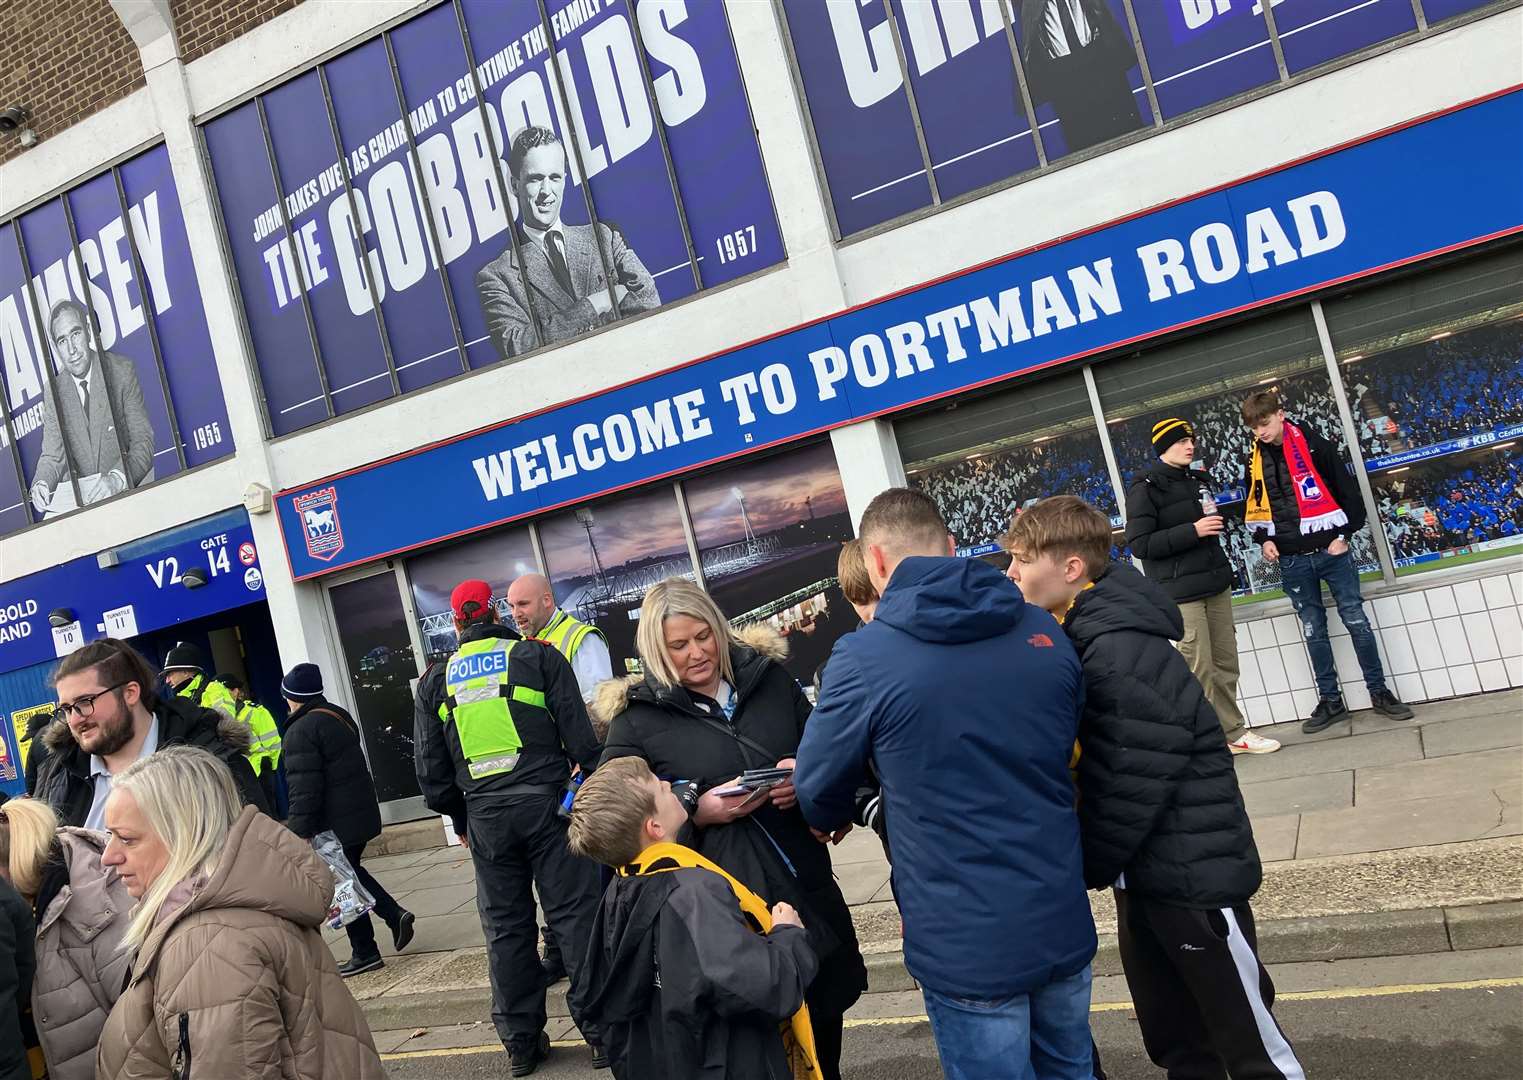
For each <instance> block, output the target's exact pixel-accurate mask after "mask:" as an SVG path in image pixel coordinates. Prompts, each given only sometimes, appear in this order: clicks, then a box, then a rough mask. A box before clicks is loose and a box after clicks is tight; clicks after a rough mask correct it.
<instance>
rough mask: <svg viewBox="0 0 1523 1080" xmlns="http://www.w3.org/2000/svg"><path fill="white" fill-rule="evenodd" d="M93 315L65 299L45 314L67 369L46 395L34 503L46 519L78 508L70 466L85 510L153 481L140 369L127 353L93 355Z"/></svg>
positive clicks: (46, 387)
mask: <svg viewBox="0 0 1523 1080" xmlns="http://www.w3.org/2000/svg"><path fill="white" fill-rule="evenodd" d="M89 318H90V313H89V312H88V311H86V310H85V306H84V305H83V304H81V303H79V302H78V301H77V300H60V301H59V302H58V303H56V304H54V305H53V310H52V312H51V313H50V314H49V317H48V337H49V339H50V340H51V341H52V344H53V355H54V357H55V358H56V360H57V363H58V365H60V366H61V368H62V370H60V371H58V373H57V375H56V376H55V377H54V378H53V379H52V380H50V381H48V382H45V383H44V384H43V391H42V397H43V412H42V454H41V456H40V457H39V458H38V459H37V468H36V470H35V471H34V472H33V474H32V487H31V498H32V505H33V506H35V507H36V508H37V511H38V512H39V513H41V514H43V515H44V516H51V515H52V514H59V513H63V512H64V511H66V510H71V509H73V508H74V491H73V488H72V487H71V486H70V484H69V469H70V465H71V464H72V466H73V468H74V470H75V476H76V479H77V481H78V483H79V498H80V501H81V502H82V503H83V504H85V505H89V504H90V503H93V502H99V501H100V500H101V499H107V498H110V497H111V496H112V495H115V494H117V493H119V492H123V491H126V490H127V489H128V488H134V487H137V486H138V485H139V484H142V483H145V482H147V481H149V480H152V479H153V424H152V422H151V421H150V420H149V419H148V408H147V406H146V405H144V403H143V388H142V386H141V385H140V384H139V383H138V377H137V369H136V368H134V367H133V364H132V361H131V360H129V359H127V358H126V357H125V356H121V355H119V354H117V353H113V352H108V353H98V352H96V351H95V348H94V346H93V345H92V344H91V338H90V331H89V329H88V327H89V323H88V321H87V320H88V319H89ZM55 391H56V395H57V396H56V397H55V396H54V395H55ZM66 447H67V449H65V448H66Z"/></svg>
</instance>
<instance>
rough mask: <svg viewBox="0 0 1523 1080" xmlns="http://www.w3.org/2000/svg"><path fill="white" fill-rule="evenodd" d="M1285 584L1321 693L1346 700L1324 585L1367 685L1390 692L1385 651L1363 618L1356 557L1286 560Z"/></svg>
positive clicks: (1289, 557)
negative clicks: (1330, 635) (1382, 653)
mask: <svg viewBox="0 0 1523 1080" xmlns="http://www.w3.org/2000/svg"><path fill="white" fill-rule="evenodd" d="M1280 579H1281V581H1282V582H1283V583H1284V586H1285V595H1286V596H1288V597H1290V603H1291V606H1292V607H1294V608H1295V609H1296V614H1297V615H1298V616H1300V619H1301V633H1302V635H1303V636H1304V637H1305V638H1306V651H1307V652H1309V653H1311V666H1312V670H1313V671H1314V672H1316V674H1317V693H1318V694H1320V695H1321V696H1322V699H1323V700H1324V701H1326V700H1327V699H1329V698H1336V697H1342V696H1343V692H1342V690H1341V689H1339V685H1338V666H1337V664H1335V663H1334V662H1333V643H1332V642H1331V641H1329V640H1328V639H1327V608H1325V607H1323V606H1322V583H1323V582H1326V583H1327V588H1328V591H1330V592H1331V593H1332V594H1333V603H1334V604H1336V605H1338V617H1339V618H1340V619H1342V620H1343V625H1344V627H1345V628H1346V629H1347V630H1348V633H1349V637H1350V638H1352V639H1353V642H1354V655H1355V656H1357V657H1358V658H1359V667H1360V668H1361V669H1362V670H1363V672H1364V685H1365V686H1367V687H1368V688H1369V691H1370V693H1372V694H1373V693H1375V691H1377V690H1384V689H1385V688H1386V677H1385V670H1384V669H1383V668H1382V667H1381V666H1380V650H1379V649H1377V648H1376V647H1375V630H1374V628H1373V627H1372V626H1370V619H1369V616H1367V615H1366V614H1365V613H1364V603H1363V601H1362V600H1361V599H1360V596H1359V569H1358V568H1357V567H1356V566H1355V565H1354V555H1353V553H1352V552H1349V551H1345V552H1344V553H1343V554H1342V555H1329V554H1328V553H1327V552H1325V551H1313V552H1312V553H1310V554H1309V555H1281V556H1280Z"/></svg>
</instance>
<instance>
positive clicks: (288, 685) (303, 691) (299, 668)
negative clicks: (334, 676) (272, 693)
mask: <svg viewBox="0 0 1523 1080" xmlns="http://www.w3.org/2000/svg"><path fill="white" fill-rule="evenodd" d="M280 692H281V693H282V694H284V695H285V696H286V697H287V698H289V699H290V700H291V701H310V700H311V699H312V698H320V697H322V696H323V673H322V672H321V671H320V670H318V667H317V665H316V664H297V665H296V666H295V667H293V668H292V669H291V670H290V671H288V672H286V677H285V678H284V679H282V680H280Z"/></svg>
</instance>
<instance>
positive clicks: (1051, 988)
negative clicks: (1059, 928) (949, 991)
mask: <svg viewBox="0 0 1523 1080" xmlns="http://www.w3.org/2000/svg"><path fill="white" fill-rule="evenodd" d="M1089 984H1090V969H1089V968H1088V967H1086V968H1085V969H1084V970H1083V971H1081V972H1079V974H1077V975H1071V976H1069V977H1068V978H1066V979H1059V980H1058V981H1056V982H1051V983H1048V984H1047V985H1046V986H1044V987H1041V988H1040V989H1038V990H1033V991H1032V992H1031V993H1029V994H1015V995H1013V996H1012V997H1007V998H1001V999H999V1000H996V1001H974V1000H970V999H968V998H958V997H950V996H947V995H945V994H938V993H936V991H934V990H931V989H929V988H927V987H922V988H921V993H923V994H924V995H925V1011H926V1015H927V1016H929V1017H930V1020H931V1032H932V1034H934V1035H935V1036H936V1051H937V1053H938V1054H940V1056H941V1069H942V1072H943V1073H944V1074H945V1076H946V1078H947V1080H1090V1077H1091V1075H1092V1071H1091V1070H1092V1064H1091V1058H1090V1048H1091V1046H1092V1044H1091V1042H1090V1038H1089Z"/></svg>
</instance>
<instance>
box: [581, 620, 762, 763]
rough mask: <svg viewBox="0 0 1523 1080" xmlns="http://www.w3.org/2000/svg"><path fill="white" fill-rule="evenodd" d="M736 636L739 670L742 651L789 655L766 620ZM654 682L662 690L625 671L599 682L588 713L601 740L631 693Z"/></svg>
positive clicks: (734, 655)
mask: <svg viewBox="0 0 1523 1080" xmlns="http://www.w3.org/2000/svg"><path fill="white" fill-rule="evenodd" d="M731 636H732V637H733V638H734V639H735V643H734V646H733V648H732V651H731V654H730V656H731V663H732V665H733V666H734V667H735V668H736V669H737V670H739V668H740V661H741V658H742V657H741V656H740V655H737V654H739V653H742V652H743V651H744V652H751V653H754V654H756V655H757V656H760V657H762V658H763V659H765V660H770V661H772V662H773V663H774V664H781V663H782V662H783V661H784V660H786V659H788V639H787V638H785V637H783V635H782V634H780V633H778V631H777V630H775V629H773V627H772V626H771V625H770V624H768V623H764V622H756V623H747V624H746V625H745V626H742V627H741V628H739V629H738V630H734V631H732V632H731ZM645 685H650V686H651V689H652V693H656V692H658V690H659V688H658V687H656V686H655V685H654V684H652V683H650V682H649V680H647V679H646V677H645V676H644V675H622V676H617V677H615V678H612V679H608V680H606V681H604V682H601V683H599V684H598V687H597V690H596V691H595V692H594V694H593V698H592V704H591V705H590V706H588V710H587V711H588V714H589V715H590V716H591V718H592V727H593V730H595V731H596V732H597V736H598V741H599V742H602V741H604V740H606V739H607V738H608V726H609V725H610V724H612V723H613V721H614V718H615V717H616V716H618V715H619V714H620V713H622V712H623V711H624V710H625V709H627V708H628V707H629V697H630V695H631V694H632V693H634V691H635V690H636V688H638V687H641V686H645Z"/></svg>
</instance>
